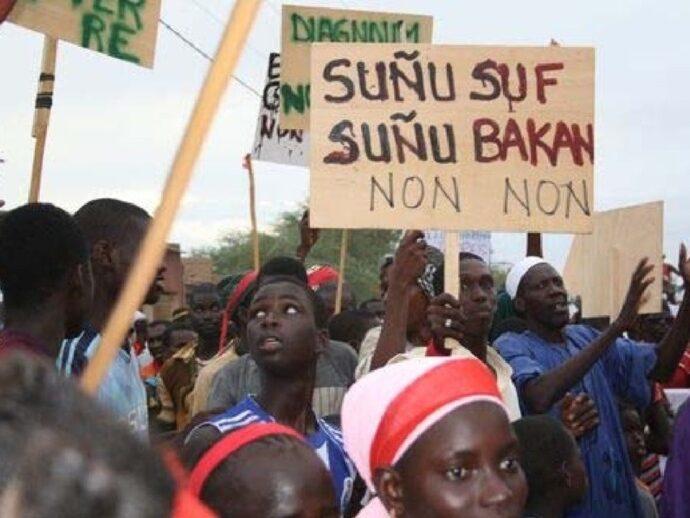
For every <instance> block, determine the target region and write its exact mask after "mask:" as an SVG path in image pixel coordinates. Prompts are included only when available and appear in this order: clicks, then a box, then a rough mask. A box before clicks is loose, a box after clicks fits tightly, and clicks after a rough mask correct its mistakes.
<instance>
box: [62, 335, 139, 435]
mask: <svg viewBox="0 0 690 518" xmlns="http://www.w3.org/2000/svg"><path fill="white" fill-rule="evenodd" d="M100 342H101V335H100V334H98V333H96V332H94V331H93V330H90V329H86V330H85V331H84V332H83V333H82V334H81V335H79V336H78V337H77V338H73V339H70V340H65V341H63V342H62V347H61V349H60V354H59V355H58V357H57V366H58V369H59V370H60V371H61V372H62V373H64V374H65V375H66V376H79V375H80V374H81V373H82V372H83V368H84V367H85V365H86V363H88V361H89V360H90V359H91V358H92V357H93V355H94V354H96V350H97V349H98V345H99V344H100ZM97 399H98V401H100V402H101V403H102V404H103V406H105V407H106V408H107V409H108V410H110V411H111V412H112V414H113V415H114V416H115V417H116V419H117V420H118V421H121V422H123V423H125V424H126V425H127V426H128V427H129V428H130V429H131V430H132V432H134V433H135V434H136V435H138V436H141V437H143V438H147V437H148V407H147V404H146V389H145V388H144V383H143V381H142V380H141V377H140V376H139V362H138V361H137V358H136V355H135V353H134V351H132V350H131V348H130V349H129V350H128V351H125V350H124V349H119V350H118V352H117V356H116V357H115V359H114V360H113V363H112V364H111V366H110V369H109V370H108V373H107V374H106V376H105V378H104V379H103V382H102V383H101V386H100V388H99V389H98V395H97Z"/></svg>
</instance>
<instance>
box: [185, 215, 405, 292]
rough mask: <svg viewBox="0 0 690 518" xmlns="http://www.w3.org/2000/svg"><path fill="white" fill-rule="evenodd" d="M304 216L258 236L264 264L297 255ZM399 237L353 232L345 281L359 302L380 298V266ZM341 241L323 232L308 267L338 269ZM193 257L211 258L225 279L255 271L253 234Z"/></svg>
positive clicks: (235, 235)
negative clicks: (269, 260) (316, 265)
mask: <svg viewBox="0 0 690 518" xmlns="http://www.w3.org/2000/svg"><path fill="white" fill-rule="evenodd" d="M302 213H303V209H298V210H295V211H292V212H286V213H284V214H282V215H281V216H280V217H279V219H278V221H277V222H276V224H275V225H274V226H273V231H272V232H271V233H264V232H261V233H260V234H259V247H260V251H261V260H262V262H263V261H266V260H268V259H270V258H272V257H276V256H280V255H287V256H294V255H295V250H296V249H297V245H298V244H299V221H300V219H301V217H302ZM399 236H400V232H399V231H397V230H352V231H350V245H349V250H348V258H347V263H346V267H345V277H346V279H347V281H348V282H349V283H350V285H351V287H352V290H353V292H354V293H355V295H356V297H357V300H358V301H359V302H361V301H363V300H366V299H369V298H372V297H377V296H378V284H379V266H380V264H381V261H382V259H383V257H384V256H385V255H386V254H389V253H392V252H393V250H394V249H395V245H396V244H397V241H398V238H399ZM341 237H342V231H340V230H323V231H322V232H321V236H320V238H319V241H318V243H317V244H316V246H314V248H313V249H312V251H311V253H310V254H309V256H308V257H307V267H309V266H312V265H314V264H329V265H332V266H334V267H336V268H337V267H338V264H339V262H340V242H341ZM194 255H204V256H209V257H211V258H212V259H213V264H214V268H215V270H216V273H218V274H220V275H222V276H226V275H229V274H231V273H239V272H243V271H246V270H249V269H251V268H252V239H251V232H238V231H234V232H231V233H229V234H228V235H227V236H225V237H224V238H223V239H222V240H221V243H220V244H219V245H218V246H215V247H210V248H206V249H201V250H196V251H195V252H194Z"/></svg>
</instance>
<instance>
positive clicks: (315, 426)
mask: <svg viewBox="0 0 690 518" xmlns="http://www.w3.org/2000/svg"><path fill="white" fill-rule="evenodd" d="M150 219H151V218H150V216H149V215H148V214H147V213H146V212H145V211H144V210H143V209H141V208H139V207H137V206H135V205H133V204H130V203H127V202H124V201H119V200H114V199H98V200H93V201H90V202H89V203H87V204H85V205H84V206H83V207H82V208H80V209H79V210H78V211H77V212H76V213H74V214H73V215H71V214H68V213H67V212H65V211H63V210H62V209H60V208H57V207H55V206H53V205H50V204H38V203H37V204H28V205H24V206H21V207H19V208H16V209H13V210H11V211H9V212H7V213H4V214H3V215H2V217H1V219H0V289H1V290H2V297H3V324H2V325H3V328H2V330H1V331H0V517H8V518H20V517H30V518H33V517H35V518H44V517H45V518H47V517H58V518H61V517H65V518H73V517H75V518H79V517H98V518H110V517H117V518H129V517H152V518H154V517H168V516H173V517H176V518H179V517H192V518H193V517H201V518H203V517H207V516H208V517H211V516H221V517H305V518H316V517H337V516H346V517H349V516H361V517H374V518H375V517H385V516H393V517H462V518H464V517H492V516H496V517H515V518H518V517H530V518H558V517H566V516H567V517H602V518H617V517H633V518H637V517H639V518H647V517H649V518H652V517H656V516H662V517H673V518H676V517H678V518H680V517H690V503H688V501H689V499H688V495H690V408H689V407H688V405H687V404H686V405H683V406H681V407H680V410H679V411H678V413H677V415H675V414H674V412H673V411H672V410H671V407H670V405H669V402H668V400H667V399H666V396H665V389H668V388H690V351H688V350H686V349H687V348H688V345H689V344H690V290H689V289H688V287H689V286H690V260H688V257H687V254H686V250H685V247H684V246H682V245H681V248H680V253H679V261H678V264H677V266H671V265H667V264H665V266H664V269H663V271H664V279H663V286H664V288H663V289H664V299H665V301H664V306H663V310H662V308H659V309H660V312H659V313H658V314H651V315H640V314H639V307H640V304H641V302H642V301H643V300H644V298H645V297H646V296H647V295H648V291H649V286H650V284H651V283H652V281H653V279H652V278H651V272H652V268H653V263H654V262H658V261H662V260H663V259H662V258H661V257H659V258H640V262H639V264H638V266H637V268H636V270H635V272H634V274H633V275H632V278H631V279H630V284H629V288H628V292H627V296H626V298H625V301H624V304H623V306H622V307H621V308H620V311H619V313H618V314H616V315H611V318H610V319H608V321H607V322H601V321H596V322H586V321H583V320H582V319H581V318H580V316H579V313H577V312H574V311H572V309H571V308H572V305H571V302H572V298H571V297H569V294H568V292H567V290H566V286H564V282H563V278H562V276H561V275H560V273H559V272H558V271H557V270H556V268H554V266H552V265H551V264H550V263H549V262H548V261H547V260H546V259H544V258H542V257H541V253H540V252H541V250H540V249H539V247H536V249H535V247H534V237H533V236H532V237H531V238H530V240H528V243H529V244H528V253H527V254H526V257H524V258H521V259H520V260H519V261H517V263H516V264H515V265H514V266H513V267H512V269H511V270H510V271H509V272H508V274H507V278H506V280H505V286H497V285H496V282H495V277H494V275H493V272H492V270H491V268H490V267H489V264H487V262H485V260H483V259H482V258H481V257H479V256H477V255H474V254H471V253H465V252H463V253H461V254H460V256H459V265H460V268H459V271H460V283H461V290H460V293H459V294H453V293H447V292H446V290H445V289H444V267H443V264H444V255H443V253H442V252H440V251H439V250H437V249H435V248H433V247H431V246H429V245H428V244H427V243H426V242H425V240H424V233H423V232H421V231H416V230H415V231H408V232H405V233H404V235H403V236H402V237H401V240H400V242H399V244H398V246H397V249H396V250H395V251H394V253H393V254H392V255H391V256H387V257H385V258H382V260H381V265H380V297H378V298H375V299H369V300H366V301H364V302H362V303H361V304H359V305H357V304H356V301H355V296H354V293H353V292H352V291H351V290H350V287H349V286H348V284H347V281H346V280H345V281H344V289H343V290H342V293H343V297H342V309H341V310H340V311H339V312H337V314H336V311H337V310H336V308H339V307H340V305H339V304H338V301H337V300H336V298H337V296H338V293H339V290H338V289H337V285H338V282H339V274H338V272H337V271H336V270H335V269H334V268H332V267H330V266H328V265H322V266H313V267H310V268H308V267H306V266H305V260H307V258H308V256H309V253H310V251H311V249H312V247H313V246H314V244H315V243H316V241H318V237H319V234H318V231H316V230H314V229H310V228H309V223H308V217H306V216H305V218H303V219H302V221H301V223H300V230H301V232H300V235H301V240H300V243H296V244H295V245H296V253H295V255H294V256H293V257H287V256H285V257H274V258H270V259H269V260H268V261H266V262H265V263H264V264H263V265H262V267H261V269H260V271H244V272H236V273H235V274H233V275H230V276H228V277H226V278H224V279H223V280H222V281H221V282H220V283H219V284H217V285H215V284H201V285H198V286H195V287H194V288H193V289H192V290H191V292H190V293H188V297H187V303H186V306H185V307H181V308H177V309H176V310H175V311H174V312H173V314H172V317H171V319H170V320H154V321H148V320H147V318H146V315H145V314H144V313H141V312H137V314H136V315H133V318H132V326H131V331H130V333H129V336H128V337H127V339H126V340H125V342H124V343H123V344H122V347H121V348H120V350H119V351H118V354H117V356H116V357H115V359H114V361H113V363H112V364H111V366H110V368H109V370H108V372H107V375H106V376H105V378H104V380H103V381H102V383H101V385H100V388H99V390H98V393H97V395H96V397H94V398H90V397H88V396H87V395H85V394H84V393H83V392H82V391H81V390H80V389H79V387H78V385H77V381H78V379H79V378H80V376H81V375H82V374H83V373H84V371H85V369H87V368H88V365H89V362H90V361H91V359H92V358H93V357H94V354H95V353H96V351H97V350H98V348H99V345H100V340H101V332H102V330H103V329H104V327H105V324H106V322H107V320H108V317H109V315H110V313H111V311H112V309H113V307H114V306H115V304H116V303H117V301H118V297H119V296H120V292H121V290H122V288H123V286H124V283H125V280H126V278H127V275H128V273H129V271H130V269H131V267H132V264H133V263H134V261H135V257H136V253H137V250H138V248H139V246H140V244H141V242H142V241H143V237H144V235H145V232H146V229H147V226H148V224H149V222H150ZM535 250H536V253H535ZM164 276H165V271H164V269H163V268H161V269H160V270H159V273H158V275H157V277H156V280H155V282H154V283H153V284H152V285H151V287H150V289H149V290H148V293H147V295H146V299H145V300H144V301H142V303H144V304H154V303H155V302H156V301H157V300H158V298H159V297H160V295H161V293H162V284H161V281H162V280H163V279H164ZM672 276H676V279H679V281H680V283H681V285H682V286H680V287H679V288H678V289H675V287H674V286H675V284H674V282H673V280H674V279H672Z"/></svg>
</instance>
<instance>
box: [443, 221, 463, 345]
mask: <svg viewBox="0 0 690 518" xmlns="http://www.w3.org/2000/svg"><path fill="white" fill-rule="evenodd" d="M445 248H446V252H445V256H444V261H443V286H444V288H445V289H444V291H445V292H446V293H450V294H451V295H453V296H454V297H458V298H459V297H460V235H459V234H458V232H446V247H445ZM444 346H445V348H446V349H454V348H456V347H458V346H460V344H458V342H456V341H455V340H453V339H452V338H446V340H445V343H444Z"/></svg>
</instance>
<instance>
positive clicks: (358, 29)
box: [280, 5, 433, 130]
mask: <svg viewBox="0 0 690 518" xmlns="http://www.w3.org/2000/svg"><path fill="white" fill-rule="evenodd" d="M282 13H283V15H282V34H281V48H280V54H281V57H282V61H283V67H282V71H281V77H280V83H281V86H280V88H281V112H280V125H281V126H282V127H283V128H285V129H302V130H308V129H309V106H310V81H309V66H310V60H311V54H310V50H311V44H312V43H314V42H332V43H396V42H409V43H431V32H432V29H433V18H432V17H431V16H422V15H414V14H398V13H384V12H374V11H350V10H343V9H324V8H321V7H307V6H302V5H284V6H283V11H282Z"/></svg>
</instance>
